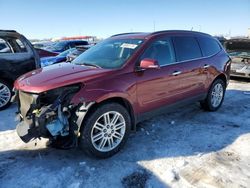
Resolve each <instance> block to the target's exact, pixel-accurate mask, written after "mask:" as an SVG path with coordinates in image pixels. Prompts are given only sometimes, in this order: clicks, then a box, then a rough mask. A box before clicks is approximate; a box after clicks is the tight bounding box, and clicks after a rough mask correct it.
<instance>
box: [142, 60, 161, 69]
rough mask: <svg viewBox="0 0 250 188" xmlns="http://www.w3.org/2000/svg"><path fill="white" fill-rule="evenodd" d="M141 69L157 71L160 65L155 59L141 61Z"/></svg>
mask: <svg viewBox="0 0 250 188" xmlns="http://www.w3.org/2000/svg"><path fill="white" fill-rule="evenodd" d="M140 68H141V69H159V68H160V65H159V64H158V62H157V60H155V59H149V58H146V59H143V60H141V62H140Z"/></svg>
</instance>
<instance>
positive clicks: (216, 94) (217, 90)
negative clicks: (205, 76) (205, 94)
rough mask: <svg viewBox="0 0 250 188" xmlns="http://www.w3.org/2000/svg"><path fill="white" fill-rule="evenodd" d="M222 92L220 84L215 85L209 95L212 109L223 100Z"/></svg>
mask: <svg viewBox="0 0 250 188" xmlns="http://www.w3.org/2000/svg"><path fill="white" fill-rule="evenodd" d="M223 95H224V90H223V86H222V85H221V83H217V84H216V85H215V86H214V88H213V90H212V93H211V104H212V106H213V107H214V108H216V107H218V106H219V105H220V103H221V101H222V99H223Z"/></svg>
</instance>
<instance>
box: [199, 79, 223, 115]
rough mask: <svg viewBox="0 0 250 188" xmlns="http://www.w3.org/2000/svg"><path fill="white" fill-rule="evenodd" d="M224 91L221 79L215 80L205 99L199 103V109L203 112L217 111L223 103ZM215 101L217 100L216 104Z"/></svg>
mask: <svg viewBox="0 0 250 188" xmlns="http://www.w3.org/2000/svg"><path fill="white" fill-rule="evenodd" d="M217 91H218V92H217ZM225 91H226V84H225V82H224V81H223V80H221V79H216V80H215V81H214V82H213V83H212V85H211V87H210V89H209V92H208V95H207V97H206V99H205V100H204V101H201V102H200V104H201V107H202V108H203V109H204V110H206V111H210V112H214V111H216V110H218V109H219V108H220V107H221V105H222V103H223V100H224V96H225ZM216 92H217V93H216ZM215 93H216V94H215ZM215 100H217V102H215Z"/></svg>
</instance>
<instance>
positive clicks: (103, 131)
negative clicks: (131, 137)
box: [91, 111, 126, 152]
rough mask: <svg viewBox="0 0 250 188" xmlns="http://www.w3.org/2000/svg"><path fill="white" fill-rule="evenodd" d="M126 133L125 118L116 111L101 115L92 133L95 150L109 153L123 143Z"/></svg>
mask: <svg viewBox="0 0 250 188" xmlns="http://www.w3.org/2000/svg"><path fill="white" fill-rule="evenodd" d="M125 132H126V122H125V119H124V117H123V116H122V115H121V114H120V113H119V112H116V111H109V112H106V113H104V114H103V115H101V116H100V117H99V118H98V119H97V120H96V122H95V124H94V126H93V128H92V131H91V142H92V144H93V146H94V147H95V149H97V150H98V151H101V152H109V151H111V150H113V149H114V148H116V147H117V146H118V145H119V144H120V143H121V141H122V139H123V137H124V135H125Z"/></svg>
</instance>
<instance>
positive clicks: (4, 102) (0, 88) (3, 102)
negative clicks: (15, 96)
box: [0, 79, 12, 111]
mask: <svg viewBox="0 0 250 188" xmlns="http://www.w3.org/2000/svg"><path fill="white" fill-rule="evenodd" d="M11 97H12V87H11V84H9V83H8V82H6V81H5V80H1V79H0V111H1V110H4V109H6V108H8V107H9V106H10V101H11Z"/></svg>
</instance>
